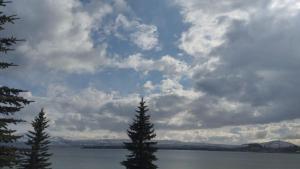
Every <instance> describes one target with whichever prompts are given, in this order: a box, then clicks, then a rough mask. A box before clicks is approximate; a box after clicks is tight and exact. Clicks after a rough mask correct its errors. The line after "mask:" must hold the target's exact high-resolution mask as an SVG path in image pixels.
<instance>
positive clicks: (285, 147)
mask: <svg viewBox="0 0 300 169" xmlns="http://www.w3.org/2000/svg"><path fill="white" fill-rule="evenodd" d="M123 142H128V140H111V139H106V140H65V139H62V138H56V139H55V140H54V141H53V142H52V145H54V146H77V147H81V148H84V149H125V147H124V144H123ZM156 147H157V148H158V149H164V150H206V151H236V152H262V153H300V147H299V146H298V145H295V144H292V143H289V142H286V141H279V140H277V141H270V142H264V143H249V144H242V145H224V144H208V143H192V142H181V141H169V140H167V141H166V140H160V141H158V144H157V145H156Z"/></svg>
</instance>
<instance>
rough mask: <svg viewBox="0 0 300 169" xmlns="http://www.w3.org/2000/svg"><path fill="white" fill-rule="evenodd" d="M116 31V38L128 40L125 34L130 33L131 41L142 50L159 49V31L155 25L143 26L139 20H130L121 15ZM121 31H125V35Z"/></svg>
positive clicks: (118, 18) (117, 20) (115, 27)
mask: <svg viewBox="0 0 300 169" xmlns="http://www.w3.org/2000/svg"><path fill="white" fill-rule="evenodd" d="M114 29H115V32H114V33H115V34H116V36H117V37H119V38H121V39H126V38H127V37H126V36H125V35H124V34H127V33H129V34H130V35H129V39H130V41H131V42H132V43H134V44H135V45H136V46H138V47H139V48H141V49H142V50H151V49H153V48H155V47H158V31H157V27H156V26H155V25H147V24H143V23H140V21H139V20H128V18H127V17H126V16H124V15H122V14H119V15H118V17H117V18H116V21H115V25H114ZM120 29H121V30H122V29H124V30H125V33H121V30H120Z"/></svg>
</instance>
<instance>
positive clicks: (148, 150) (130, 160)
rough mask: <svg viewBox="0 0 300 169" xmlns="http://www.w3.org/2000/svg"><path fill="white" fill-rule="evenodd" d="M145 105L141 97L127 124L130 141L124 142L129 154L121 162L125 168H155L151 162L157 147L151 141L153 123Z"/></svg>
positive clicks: (153, 159)
mask: <svg viewBox="0 0 300 169" xmlns="http://www.w3.org/2000/svg"><path fill="white" fill-rule="evenodd" d="M147 107H148V106H146V105H145V101H144V100H143V98H142V99H141V102H140V105H139V106H138V107H137V110H136V115H135V119H134V121H133V123H132V124H131V125H130V126H129V129H128V130H127V134H128V136H129V138H130V140H131V142H125V143H124V144H125V147H126V148H127V150H128V151H130V154H129V155H127V156H126V157H127V159H126V160H125V161H123V162H121V164H122V165H123V166H125V167H126V169H156V168H157V166H156V165H155V164H153V162H154V161H156V160H157V159H156V156H155V155H154V153H155V152H156V150H157V148H156V147H154V146H155V144H157V142H154V141H152V139H153V138H155V136H156V134H155V131H154V128H153V124H152V123H151V122H150V115H147V112H148V111H149V109H148V108H147Z"/></svg>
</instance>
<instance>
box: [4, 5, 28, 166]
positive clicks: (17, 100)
mask: <svg viewBox="0 0 300 169" xmlns="http://www.w3.org/2000/svg"><path fill="white" fill-rule="evenodd" d="M7 3H9V2H8V1H7V2H6V1H4V0H0V7H1V8H4V7H5V6H6V4H7ZM16 19H18V18H17V17H16V15H6V14H4V13H3V12H2V11H0V32H1V31H3V30H4V26H5V25H6V24H7V23H11V24H13V23H14V21H15V20H16ZM2 35H3V34H2ZM18 41H19V40H18V39H16V38H15V37H13V36H11V37H0V53H2V54H7V52H8V51H11V50H13V48H12V46H13V45H15V44H16V43H17V42H18ZM10 66H16V65H15V64H13V63H8V62H3V61H0V69H6V68H8V67H10ZM22 92H25V91H24V90H20V89H15V88H9V87H7V86H3V85H1V84H0V168H3V167H13V166H15V165H16V164H17V163H18V162H19V160H20V159H19V157H20V156H19V151H18V149H17V148H16V147H14V146H13V145H12V143H14V142H16V141H17V139H18V138H20V136H18V135H16V133H15V132H16V131H15V130H12V129H10V126H11V124H17V123H19V122H22V120H20V119H16V118H14V117H13V114H14V113H15V112H18V111H20V110H21V109H22V108H23V106H25V105H27V104H29V103H30V101H28V100H27V99H25V98H23V97H21V96H20V93H22Z"/></svg>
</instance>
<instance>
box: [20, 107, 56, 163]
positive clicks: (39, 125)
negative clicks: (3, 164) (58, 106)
mask: <svg viewBox="0 0 300 169" xmlns="http://www.w3.org/2000/svg"><path fill="white" fill-rule="evenodd" d="M48 123H49V120H47V118H46V116H45V113H44V110H43V109H42V110H41V112H40V113H39V114H38V116H37V117H36V118H35V119H34V120H33V122H32V123H31V124H32V127H33V131H29V134H27V137H28V138H29V139H28V141H27V143H26V144H27V145H29V146H30V150H29V151H28V152H26V153H25V157H26V158H25V159H24V161H23V164H22V165H21V166H22V167H21V168H22V169H50V166H51V163H50V162H49V157H50V156H51V153H49V152H48V150H49V144H50V141H49V138H50V136H49V135H48V134H47V133H46V131H45V130H46V129H47V128H48V126H49V125H48Z"/></svg>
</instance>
